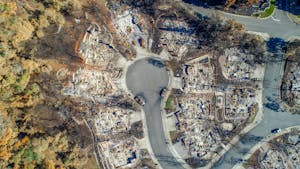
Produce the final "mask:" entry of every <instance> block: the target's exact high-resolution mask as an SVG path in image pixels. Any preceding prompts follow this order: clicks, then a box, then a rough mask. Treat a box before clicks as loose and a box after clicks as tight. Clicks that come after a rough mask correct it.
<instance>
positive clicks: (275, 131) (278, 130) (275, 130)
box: [271, 128, 281, 134]
mask: <svg viewBox="0 0 300 169" xmlns="http://www.w3.org/2000/svg"><path fill="white" fill-rule="evenodd" d="M280 132H281V129H280V128H276V129H273V130H271V133H274V134H276V133H280Z"/></svg>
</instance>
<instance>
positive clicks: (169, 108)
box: [165, 98, 173, 110]
mask: <svg viewBox="0 0 300 169" xmlns="http://www.w3.org/2000/svg"><path fill="white" fill-rule="evenodd" d="M165 109H168V110H172V109H173V106H172V103H171V99H170V98H168V99H167V101H166V107H165Z"/></svg>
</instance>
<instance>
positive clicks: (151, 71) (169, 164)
mask: <svg viewBox="0 0 300 169" xmlns="http://www.w3.org/2000/svg"><path fill="white" fill-rule="evenodd" d="M168 81H169V75H168V72H167V71H166V69H165V68H164V67H163V68H159V67H157V66H153V65H152V64H150V63H148V61H147V59H142V60H138V61H136V62H135V63H134V64H133V65H131V66H130V67H129V68H128V71H127V74H126V83H127V87H128V89H129V90H130V91H131V93H132V94H133V95H142V96H143V97H144V98H145V102H146V104H145V106H144V107H143V109H144V112H145V116H146V120H147V128H148V137H149V141H150V144H151V147H152V150H153V153H154V155H155V157H156V158H157V160H158V162H159V163H160V165H161V166H162V168H163V169H183V168H182V165H181V164H180V163H179V162H178V161H177V160H176V159H175V158H174V157H173V155H172V153H171V152H170V150H169V148H168V145H167V144H166V140H165V135H164V132H163V122H162V116H161V110H160V105H161V101H162V99H161V97H160V95H159V92H160V90H161V89H162V88H163V87H166V86H167V85H168Z"/></svg>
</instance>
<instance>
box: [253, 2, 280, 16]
mask: <svg viewBox="0 0 300 169" xmlns="http://www.w3.org/2000/svg"><path fill="white" fill-rule="evenodd" d="M275 1H276V0H271V2H270V6H269V7H268V8H267V9H265V11H264V12H261V13H258V14H256V15H255V16H258V17H260V18H266V17H268V16H271V15H272V13H273V12H274V9H275Z"/></svg>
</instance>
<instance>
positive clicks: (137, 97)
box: [134, 96, 145, 106]
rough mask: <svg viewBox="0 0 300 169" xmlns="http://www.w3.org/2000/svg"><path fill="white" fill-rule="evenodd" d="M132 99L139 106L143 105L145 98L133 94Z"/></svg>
mask: <svg viewBox="0 0 300 169" xmlns="http://www.w3.org/2000/svg"><path fill="white" fill-rule="evenodd" d="M134 100H135V101H136V102H137V103H138V104H139V105H141V106H144V105H145V100H144V98H143V97H142V96H135V97H134Z"/></svg>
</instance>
